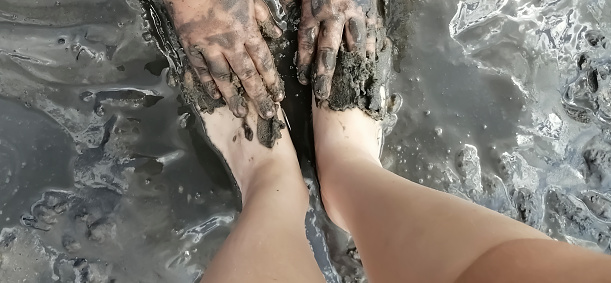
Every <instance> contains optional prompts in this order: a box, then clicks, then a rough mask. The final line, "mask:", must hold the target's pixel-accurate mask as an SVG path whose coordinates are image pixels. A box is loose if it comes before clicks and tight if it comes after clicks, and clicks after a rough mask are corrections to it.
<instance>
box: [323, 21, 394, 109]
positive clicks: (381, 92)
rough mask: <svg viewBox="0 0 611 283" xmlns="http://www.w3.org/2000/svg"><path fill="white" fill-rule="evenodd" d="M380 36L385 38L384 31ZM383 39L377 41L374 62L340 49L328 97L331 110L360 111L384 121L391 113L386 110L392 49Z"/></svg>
mask: <svg viewBox="0 0 611 283" xmlns="http://www.w3.org/2000/svg"><path fill="white" fill-rule="evenodd" d="M378 33H379V34H380V35H385V31H384V29H380V30H379V31H378ZM379 37H380V36H379ZM384 38H385V36H383V37H382V38H381V40H379V41H378V42H379V44H378V46H377V48H376V49H377V50H376V54H375V55H372V57H374V58H369V56H368V58H365V57H363V56H361V55H359V54H358V53H357V52H350V51H347V49H346V48H345V46H342V48H340V50H339V52H338V56H337V62H336V65H337V67H336V68H335V73H334V74H333V84H332V86H331V95H330V96H329V108H330V109H332V110H335V111H344V110H346V109H352V108H355V107H358V108H359V109H361V110H363V111H365V113H367V114H368V115H369V116H371V117H372V118H374V119H376V120H382V119H384V117H385V116H386V114H387V113H388V111H387V109H386V108H385V106H386V103H385V102H386V100H387V99H388V95H387V93H386V84H387V83H388V78H389V77H388V74H389V70H390V58H391V57H390V55H391V53H390V52H391V49H392V46H391V44H390V42H389V41H387V40H384Z"/></svg>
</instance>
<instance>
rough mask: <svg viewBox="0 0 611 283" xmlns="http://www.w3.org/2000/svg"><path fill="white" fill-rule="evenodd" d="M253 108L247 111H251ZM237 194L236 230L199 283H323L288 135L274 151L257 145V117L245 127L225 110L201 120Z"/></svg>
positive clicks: (305, 192)
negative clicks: (250, 135) (308, 232)
mask: <svg viewBox="0 0 611 283" xmlns="http://www.w3.org/2000/svg"><path fill="white" fill-rule="evenodd" d="M253 107H254V105H252V103H251V104H250V105H249V108H250V109H254V108H253ZM201 115H202V118H203V119H204V122H205V124H206V132H207V134H208V136H209V137H210V140H211V141H212V143H213V144H214V145H215V146H216V147H217V149H218V150H219V151H220V152H221V153H222V154H223V156H224V158H225V160H226V161H227V164H228V165H229V167H230V169H231V171H232V173H233V175H234V177H235V179H236V181H237V183H238V185H239V187H240V190H241V192H242V201H243V210H242V214H241V215H240V219H239V220H238V223H237V226H236V227H235V229H234V230H233V231H232V232H231V234H230V235H229V237H228V238H227V240H226V241H225V243H224V244H223V246H222V247H221V249H220V251H219V252H218V253H217V254H216V256H215V257H214V259H213V261H212V263H211V264H210V266H209V267H208V269H207V270H206V271H205V272H204V276H203V279H202V282H270V281H279V282H308V283H309V282H324V278H323V276H322V273H321V272H320V270H319V269H318V266H317V264H316V261H315V260H314V256H313V254H312V250H311V248H310V245H309V242H308V240H307V238H306V235H305V214H306V211H307V209H308V190H307V188H306V186H305V183H304V182H303V177H302V176H301V171H300V169H299V164H298V162H297V157H296V155H295V150H294V148H293V144H292V142H291V139H290V137H289V133H288V131H287V130H283V131H282V136H283V137H282V138H281V139H279V140H278V141H276V145H275V146H274V147H273V149H268V148H266V147H264V146H262V145H261V144H260V143H259V142H258V140H257V138H256V137H257V127H256V125H257V123H256V119H258V117H257V113H256V112H255V111H250V113H249V114H248V117H247V118H246V121H247V123H248V124H249V125H250V127H251V129H252V130H253V131H254V139H253V140H252V141H248V140H247V139H246V138H245V133H244V129H243V126H242V125H243V122H242V121H243V120H242V119H240V118H236V117H235V116H234V115H233V114H232V112H231V111H230V110H229V109H228V108H227V107H222V108H219V109H216V110H215V112H214V113H213V114H201Z"/></svg>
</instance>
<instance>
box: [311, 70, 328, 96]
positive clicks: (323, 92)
mask: <svg viewBox="0 0 611 283" xmlns="http://www.w3.org/2000/svg"><path fill="white" fill-rule="evenodd" d="M314 96H316V98H318V99H327V98H329V77H328V76H327V75H320V76H317V77H316V78H314Z"/></svg>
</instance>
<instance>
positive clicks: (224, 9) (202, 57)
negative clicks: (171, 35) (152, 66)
mask: <svg viewBox="0 0 611 283" xmlns="http://www.w3.org/2000/svg"><path fill="white" fill-rule="evenodd" d="M165 5H166V7H168V11H169V12H170V14H171V16H172V19H173V22H174V26H175V28H176V30H177V33H178V35H179V37H180V41H181V44H182V46H183V48H184V50H185V53H186V55H187V57H188V59H189V61H190V63H191V65H192V67H193V69H194V70H195V71H196V73H197V75H198V76H199V79H200V81H201V82H202V84H203V86H204V89H205V91H206V92H207V93H208V94H209V95H210V96H212V97H213V98H215V99H218V98H220V97H221V96H222V97H223V98H224V99H225V101H226V102H227V104H228V105H229V106H230V110H231V112H232V113H233V114H234V115H235V116H236V117H245V116H246V115H247V113H248V109H249V108H248V107H246V102H245V98H243V97H241V96H240V95H239V93H238V87H239V84H238V83H237V81H239V83H240V84H241V85H242V86H243V87H244V90H245V91H246V94H247V96H248V98H249V100H251V101H253V105H254V106H253V108H254V109H256V111H257V112H258V114H259V115H260V116H261V117H263V118H270V117H272V116H273V114H274V112H273V110H274V107H273V104H274V102H279V101H281V100H282V99H284V96H285V93H284V86H283V82H282V80H281V78H280V76H279V74H278V72H277V70H276V67H275V65H274V58H273V56H272V55H271V52H270V50H269V48H268V46H267V44H266V42H265V40H264V39H263V36H262V35H261V32H260V30H259V27H260V26H261V27H263V29H262V30H263V31H265V32H266V33H267V35H268V36H271V37H274V38H278V37H280V36H281V35H282V31H281V30H280V29H279V28H278V27H277V26H275V25H274V24H273V22H272V19H271V17H270V14H269V10H268V9H267V6H265V4H264V3H263V2H262V1H261V0H207V1H199V0H165ZM236 76H237V78H235V77H236Z"/></svg>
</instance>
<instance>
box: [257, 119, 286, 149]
mask: <svg viewBox="0 0 611 283" xmlns="http://www.w3.org/2000/svg"><path fill="white" fill-rule="evenodd" d="M285 127H286V125H285V124H284V122H282V121H280V119H278V116H277V115H276V116H274V117H272V118H270V119H267V120H266V119H261V118H260V117H259V118H258V120H257V138H258V139H259V142H260V143H261V144H262V145H264V146H265V147H267V148H272V147H274V145H275V144H276V140H277V139H279V138H282V133H281V132H280V131H281V130H283V129H284V128H285Z"/></svg>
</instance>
